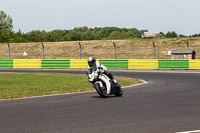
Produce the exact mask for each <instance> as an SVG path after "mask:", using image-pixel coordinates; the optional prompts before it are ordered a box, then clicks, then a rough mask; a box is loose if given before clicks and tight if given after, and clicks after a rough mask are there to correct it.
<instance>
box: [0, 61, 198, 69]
mask: <svg viewBox="0 0 200 133" xmlns="http://www.w3.org/2000/svg"><path fill="white" fill-rule="evenodd" d="M97 61H98V62H100V63H102V64H104V65H105V66H106V67H107V68H108V69H200V60H162V59H155V60H139V59H138V60H137V59H99V60H97ZM0 68H14V69H15V68H37V69H38V68H39V69H41V68H44V69H87V68H88V65H87V59H0Z"/></svg>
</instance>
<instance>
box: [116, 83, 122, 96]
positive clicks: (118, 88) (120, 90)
mask: <svg viewBox="0 0 200 133" xmlns="http://www.w3.org/2000/svg"><path fill="white" fill-rule="evenodd" d="M114 95H115V96H117V97H121V96H122V95H123V90H122V89H121V87H120V86H119V84H118V87H117V88H116V92H115V93H114Z"/></svg>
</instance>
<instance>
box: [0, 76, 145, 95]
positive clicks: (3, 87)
mask: <svg viewBox="0 0 200 133" xmlns="http://www.w3.org/2000/svg"><path fill="white" fill-rule="evenodd" d="M116 79H117V80H118V82H119V84H120V85H121V86H126V85H133V84H138V83H142V81H139V80H137V79H129V78H125V77H116ZM90 90H94V89H93V87H92V86H91V84H90V83H89V82H88V81H87V78H86V76H85V75H75V74H54V73H0V99H12V98H22V97H31V96H42V95H50V94H60V93H67V92H83V91H90Z"/></svg>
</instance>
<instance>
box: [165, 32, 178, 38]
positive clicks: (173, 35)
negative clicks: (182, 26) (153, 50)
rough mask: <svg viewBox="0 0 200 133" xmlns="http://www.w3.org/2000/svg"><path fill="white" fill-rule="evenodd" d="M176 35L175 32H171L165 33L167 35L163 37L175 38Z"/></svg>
mask: <svg viewBox="0 0 200 133" xmlns="http://www.w3.org/2000/svg"><path fill="white" fill-rule="evenodd" d="M177 36H178V35H177V34H176V32H175V31H172V32H170V31H169V32H167V34H166V35H165V37H167V38H175V37H177Z"/></svg>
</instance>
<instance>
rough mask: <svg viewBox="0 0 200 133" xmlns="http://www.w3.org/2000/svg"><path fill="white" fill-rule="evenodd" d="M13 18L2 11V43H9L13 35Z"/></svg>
mask: <svg viewBox="0 0 200 133" xmlns="http://www.w3.org/2000/svg"><path fill="white" fill-rule="evenodd" d="M12 28H13V25H12V18H11V17H10V16H9V15H7V14H6V13H5V12H4V11H0V42H9V41H10V36H11V34H12Z"/></svg>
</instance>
